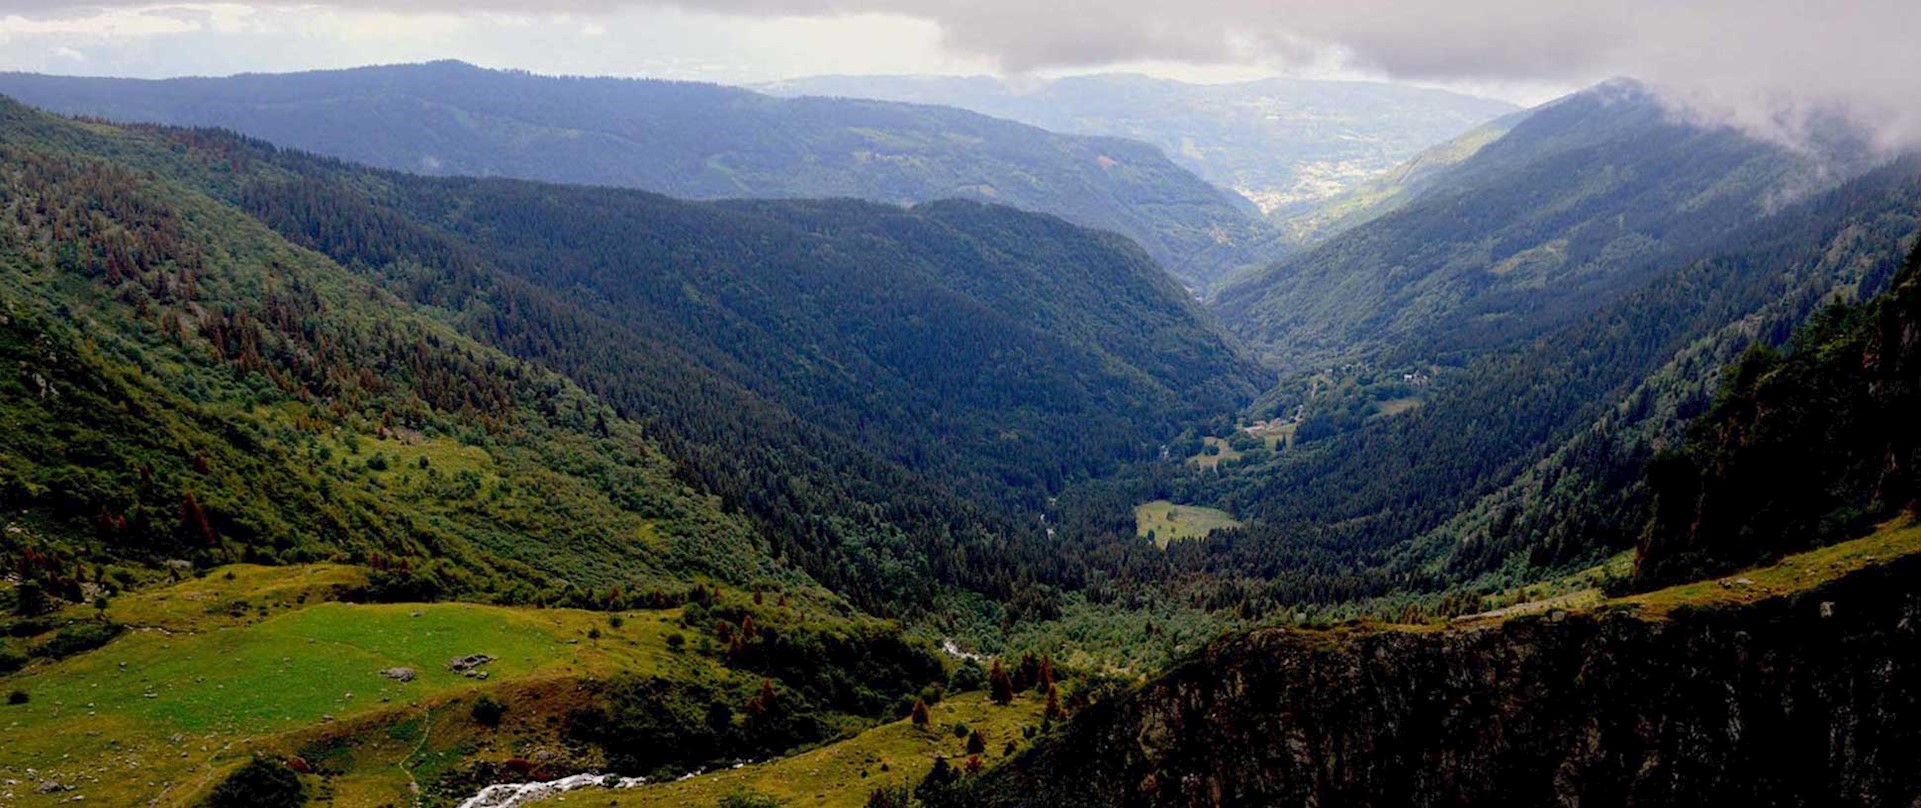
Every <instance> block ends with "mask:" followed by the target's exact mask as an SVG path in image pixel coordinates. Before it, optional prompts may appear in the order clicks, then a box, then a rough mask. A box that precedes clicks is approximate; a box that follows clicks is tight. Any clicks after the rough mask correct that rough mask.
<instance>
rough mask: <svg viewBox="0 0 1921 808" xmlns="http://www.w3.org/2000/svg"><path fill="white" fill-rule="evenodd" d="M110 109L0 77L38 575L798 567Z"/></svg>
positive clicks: (565, 593)
mask: <svg viewBox="0 0 1921 808" xmlns="http://www.w3.org/2000/svg"><path fill="white" fill-rule="evenodd" d="M103 130H104V127H88V126H81V125H77V124H73V123H70V122H66V121H59V120H55V119H52V118H50V117H48V116H46V115H44V114H42V113H38V112H33V111H30V110H27V109H26V108H24V107H22V106H20V105H18V104H14V103H12V102H7V101H3V100H0V131H4V133H5V135H4V138H0V154H4V155H5V161H6V164H7V166H8V168H7V170H6V172H5V173H4V176H0V182H4V186H0V187H4V189H5V195H4V200H5V215H4V223H3V224H0V355H4V356H5V358H6V359H5V361H6V365H7V367H8V368H9V371H8V372H7V373H6V374H4V377H3V378H0V390H4V391H5V396H4V399H0V400H3V401H4V405H0V423H4V428H3V429H0V459H3V460H4V462H3V463H0V492H4V494H5V498H6V500H7V502H8V504H9V512H10V513H9V519H10V520H17V521H16V522H14V523H13V527H12V528H10V534H9V540H8V544H7V550H6V551H5V555H6V556H7V558H8V562H9V564H10V565H18V568H19V569H20V570H24V571H26V572H25V575H26V576H27V577H28V578H32V577H33V576H35V575H37V574H38V573H39V572H41V571H43V570H42V569H41V568H42V567H43V565H44V571H45V572H47V573H48V574H49V575H52V576H53V578H54V579H55V580H58V581H63V582H65V583H64V584H62V585H63V586H65V585H72V586H75V587H78V586H80V583H78V582H77V581H76V579H77V580H78V581H86V580H87V579H86V578H84V577H81V576H79V575H78V574H76V572H75V570H76V565H83V566H84V565H93V566H95V567H96V569H98V570H99V571H100V573H101V574H102V575H103V576H104V574H105V570H106V568H107V565H108V564H127V565H129V566H130V567H131V568H132V569H135V570H138V569H142V568H157V567H164V565H165V563H167V562H171V561H176V560H177V561H181V562H183V563H190V565H191V564H198V565H202V566H206V565H211V564H218V563H226V562H231V561H236V560H247V561H252V562H263V563H297V562H314V561H321V560H338V561H346V562H352V563H359V564H366V565H370V566H374V567H379V568H382V569H384V570H388V571H390V572H393V573H394V575H393V576H392V578H393V579H392V580H390V581H388V582H387V583H388V584H389V585H390V586H391V588H393V589H394V592H395V593H396V594H400V593H404V595H405V596H407V597H408V598H409V599H431V598H433V597H435V596H437V595H439V594H443V593H444V594H461V595H463V596H467V597H478V598H485V599H490V600H496V601H504V602H573V601H574V600H576V599H579V598H584V597H587V596H588V594H589V592H591V591H593V590H599V591H601V592H605V591H607V590H608V589H609V588H618V587H626V588H628V589H629V590H638V589H643V588H647V587H656V586H681V585H684V583H685V582H687V581H691V580H694V579H696V578H714V579H717V580H727V581H734V582H738V583H740V584H742V585H746V584H747V583H748V582H750V581H754V580H766V581H770V582H771V581H775V580H789V581H795V582H797V581H798V580H799V579H797V578H796V577H795V576H793V575H791V573H787V572H784V571H781V570H779V569H778V568H777V567H775V566H774V564H773V563H772V558H771V557H770V556H769V555H768V554H767V553H766V552H765V547H766V545H765V543H764V542H763V541H762V540H761V538H760V537H759V536H757V535H756V534H755V532H754V531H753V530H752V528H751V526H750V525H749V524H748V523H747V522H746V521H745V520H742V519H740V518H739V517H737V516H730V515H727V514H724V513H722V512H720V510H719V509H718V508H717V507H716V506H715V505H714V503H713V502H712V501H711V499H710V498H709V497H708V496H706V495H705V494H704V493H703V492H699V491H696V490H693V489H691V488H690V487H689V486H688V485H686V484H685V483H683V482H680V481H679V480H677V479H676V473H675V470H674V468H673V464H672V463H671V461H670V460H669V459H668V458H667V457H666V456H665V455H664V454H663V453H662V452H661V449H660V447H659V445H658V444H657V443H655V442H654V441H653V440H651V439H649V438H647V437H646V436H645V435H644V434H643V431H642V429H641V428H640V427H639V426H637V425H636V424H634V423H632V422H630V421H627V420H623V419H621V418H620V417H619V416H618V415H616V414H615V413H614V411H613V409H612V408H611V407H609V406H607V405H606V404H605V403H603V402H601V401H600V400H598V399H597V398H595V397H594V396H592V395H591V394H589V393H587V392H586V391H584V390H582V389H580V388H579V387H578V386H577V385H575V384H573V383H572V382H570V381H568V380H567V379H566V378H565V377H562V376H560V375H558V374H556V373H554V372H552V371H551V370H547V369H543V368H541V367H538V366H536V365H533V364H531V363H528V362H524V361H521V360H516V359H513V358H511V357H509V356H507V355H505V354H504V353H501V352H500V351H498V350H494V349H491V348H489V347H487V346H485V345H482V344H480V343H479V342H477V341H475V340H473V339H471V338H468V337H465V336H463V335H461V334H460V333H458V332H457V331H455V330H454V329H453V328H450V327H449V326H447V325H446V324H444V323H442V322H439V321H437V320H436V319H435V318H432V317H429V316H425V315H423V314H422V313H420V312H418V311H416V310H414V309H413V308H412V307H411V306H410V305H409V304H407V303H406V302H404V301H401V300H398V299H396V298H394V297H393V296H392V295H391V294H389V293H387V292H386V291H384V290H382V289H381V288H380V287H379V285H377V284H375V283H374V282H372V281H371V280H370V279H368V278H366V277H363V276H361V275H358V274H356V273H355V272H353V271H352V270H350V269H348V268H345V267H343V266H341V265H339V264H337V263H334V262H333V261H330V260H328V259H327V258H325V257H324V256H320V255H317V254H315V253H313V252H311V251H309V250H305V249H302V248H300V247H297V246H295V245H293V244H290V243H288V242H287V241H286V240H285V239H283V238H281V237H280V236H278V235H277V234H275V233H274V232H273V231H272V230H271V229H269V228H267V227H266V226H265V225H263V224H261V223H260V222H259V221H257V220H255V219H253V218H251V217H249V216H247V215H245V214H244V213H243V212H241V211H239V210H236V209H235V208H233V207H232V206H230V205H227V204H224V203H223V202H222V201H221V200H219V199H216V198H213V197H210V196H208V195H207V194H205V193H202V192H201V191H199V190H198V189H196V188H195V187H194V186H193V183H192V182H191V181H190V180H186V179H184V178H183V177H181V176H169V175H163V174H158V173H155V172H153V171H151V170H149V167H150V166H152V165H155V164H157V163H146V165H144V166H143V165H140V162H144V160H141V161H140V162H134V161H126V160H124V159H123V158H126V157H128V156H130V155H132V156H136V157H138V158H158V157H159V156H160V155H165V154H167V149H168V144H167V140H166V138H164V137H155V136H131V135H126V134H123V133H117V132H111V131H103ZM190 568H191V567H190ZM136 579H137V578H136ZM87 585H88V586H91V585H92V584H90V583H89V584H87ZM75 591H78V590H75ZM75 599H78V598H75Z"/></svg>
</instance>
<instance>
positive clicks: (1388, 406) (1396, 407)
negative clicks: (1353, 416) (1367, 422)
mask: <svg viewBox="0 0 1921 808" xmlns="http://www.w3.org/2000/svg"><path fill="white" fill-rule="evenodd" d="M1419 406H1421V400H1420V399H1419V398H1417V397H1414V396H1405V397H1402V398H1390V399H1387V400H1384V401H1377V402H1375V403H1374V415H1375V417H1377V418H1389V417H1392V416H1396V415H1400V414H1401V413H1404V412H1407V411H1408V410H1412V409H1414V408H1415V407H1419Z"/></svg>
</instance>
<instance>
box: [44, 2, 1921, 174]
mask: <svg viewBox="0 0 1921 808" xmlns="http://www.w3.org/2000/svg"><path fill="white" fill-rule="evenodd" d="M152 4H153V0H144V2H143V1H142V0H108V1H107V2H101V1H100V0H94V1H93V2H73V0H11V1H10V2H9V3H8V5H10V6H13V7H15V8H16V9H18V10H17V11H15V12H13V13H17V14H26V15H28V16H29V17H31V16H32V15H34V14H36V13H38V14H42V15H45V14H60V13H75V12H81V11H84V10H88V9H99V8H102V7H119V8H126V7H135V6H142V5H152ZM250 4H252V5H315V4H316V2H315V0H251V3H250ZM318 4H320V5H328V6H334V7H338V8H348V9H360V10H381V11H392V12H407V13H414V12H431V11H469V10H483V11H502V12H521V13H557V12H570V13H595V12H606V11H615V10H619V9H623V8H635V7H667V8H676V9H682V10H693V11H705V12H716V13H723V14H733V15H743V16H758V17H769V16H780V17H795V16H798V17H825V16H838V15H849V14H864V13H884V14H894V15H901V16H906V17H912V18H918V19H924V20H929V21H932V22H934V23H936V24H938V25H939V26H940V29H941V31H942V37H943V43H944V44H945V46H946V47H947V48H948V49H950V50H951V51H953V52H955V53H957V54H961V55H966V56H978V57H985V58H988V59H991V60H993V61H994V62H996V63H998V64H999V65H1000V66H1001V67H1002V68H1003V69H1005V70H1007V71H1009V72H1025V71H1032V70H1040V69H1052V68H1078V67H1094V66H1100V65H1105V64H1116V63H1125V62H1139V61H1150V60H1152V61H1174V62H1188V63H1198V64H1212V63H1230V64H1231V63H1249V62H1266V63H1275V62H1281V63H1286V62H1303V61H1307V60H1309V59H1315V58H1321V59H1324V58H1326V57H1327V55H1328V54H1334V55H1336V56H1337V57H1338V58H1339V59H1341V60H1342V61H1343V62H1344V63H1345V64H1346V65H1348V66H1349V67H1352V68H1354V69H1357V70H1362V71H1370V72H1374V73H1379V74H1382V75H1386V76H1390V77H1396V78H1402V79H1411V80H1426V81H1489V82H1500V81H1522V82H1543V81H1547V82H1555V81H1559V82H1588V81H1593V80H1597V79H1601V78H1606V77H1608V76H1614V75H1626V76H1633V77H1636V78H1639V79H1642V80H1644V81H1646V82H1648V83H1650V84H1651V85H1653V86H1655V87H1657V88H1659V89H1660V90H1661V91H1662V92H1663V95H1664V96H1665V97H1668V98H1670V99H1673V100H1675V101H1677V102H1679V103H1680V104H1682V105H1684V106H1685V108H1686V110H1687V111H1688V114H1691V115H1694V116H1697V117H1700V118H1704V119H1707V120H1713V121H1718V122H1725V123H1728V124H1732V125H1736V126H1740V127H1742V128H1744V129H1746V130H1748V131H1750V132H1753V133H1755V134H1757V135H1760V136H1763V137H1768V138H1771V139H1776V140H1781V141H1783V142H1793V141H1794V140H1796V139H1797V138H1799V137H1801V136H1802V135H1803V134H1804V133H1805V132H1806V131H1807V129H1808V127H1809V125H1810V124H1809V122H1810V121H1815V120H1834V119H1837V118H1838V119H1845V120H1848V121H1851V122H1853V123H1855V124H1857V125H1860V126H1861V127H1863V128H1864V129H1865V130H1866V131H1868V132H1870V133H1871V137H1872V138H1873V139H1874V140H1875V142H1876V145H1878V146H1881V147H1883V148H1889V149H1892V148H1911V147H1915V146H1921V103H1917V102H1921V47H1917V46H1916V44H1915V40H1916V39H1917V35H1921V3H1917V2H1915V0H1836V1H1835V2H1829V3H1815V2H1809V1H1808V0H1695V1H1693V2H1689V1H1687V0H1680V1H1677V0H1568V1H1565V2H1551V1H1549V0H1345V1H1341V0H1180V1H1179V2H1167V1H1166V0H1050V1H1047V2H1037V1H1036V0H320V2H319V3H318Z"/></svg>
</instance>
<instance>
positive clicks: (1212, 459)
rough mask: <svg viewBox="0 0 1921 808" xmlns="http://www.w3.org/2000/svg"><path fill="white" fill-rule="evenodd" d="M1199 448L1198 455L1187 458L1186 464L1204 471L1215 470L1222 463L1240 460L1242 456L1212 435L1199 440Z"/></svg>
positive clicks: (1238, 451) (1225, 442) (1239, 452)
mask: <svg viewBox="0 0 1921 808" xmlns="http://www.w3.org/2000/svg"><path fill="white" fill-rule="evenodd" d="M1201 447H1202V448H1201V452H1200V454H1197V455H1194V456H1193V457H1190V458H1188V459H1187V462H1188V463H1191V464H1193V465H1196V466H1199V467H1201V468H1204V469H1211V468H1216V467H1218V466H1220V465H1221V464H1222V463H1232V462H1234V461H1237V460H1240V459H1241V455H1242V454H1243V452H1241V451H1240V450H1238V449H1235V448H1234V447H1232V446H1229V445H1228V444H1227V441H1225V440H1223V439H1221V438H1216V437H1214V436H1212V435H1209V436H1207V437H1205V438H1202V439H1201Z"/></svg>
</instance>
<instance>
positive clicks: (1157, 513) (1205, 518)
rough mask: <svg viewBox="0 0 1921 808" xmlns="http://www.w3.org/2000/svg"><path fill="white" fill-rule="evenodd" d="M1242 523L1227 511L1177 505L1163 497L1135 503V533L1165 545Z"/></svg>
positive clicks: (1162, 545)
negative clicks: (1138, 503)
mask: <svg viewBox="0 0 1921 808" xmlns="http://www.w3.org/2000/svg"><path fill="white" fill-rule="evenodd" d="M1240 526H1241V523H1240V521H1239V520H1237V519H1235V518H1234V516H1233V515H1232V514H1229V513H1228V512H1227V511H1223V510H1217V509H1214V508H1201V507H1197V506H1193V505H1176V504H1174V503H1172V502H1168V501H1167V500H1164V499H1160V500H1155V501H1153V502H1147V503H1143V504H1140V505H1136V506H1134V533H1135V535H1138V536H1140V537H1141V538H1144V539H1151V540H1152V541H1153V542H1154V544H1155V545H1156V546H1158V547H1161V548H1162V549H1165V548H1166V547H1167V545H1168V544H1169V543H1170V542H1176V541H1181V540H1184V539H1198V538H1202V537H1204V536H1206V535H1207V534H1209V533H1212V532H1214V531H1216V530H1221V529H1224V528H1230V527H1240Z"/></svg>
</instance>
